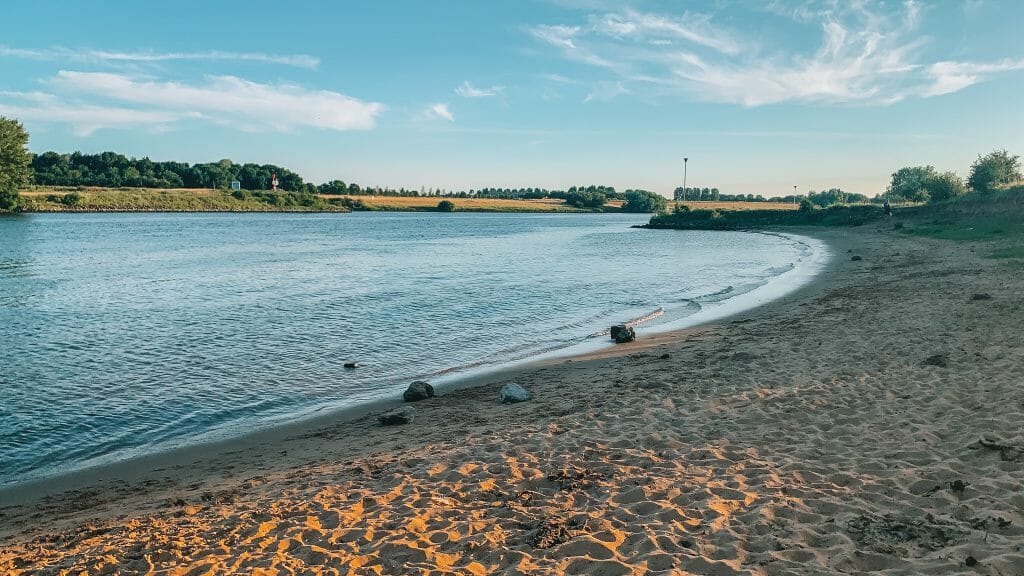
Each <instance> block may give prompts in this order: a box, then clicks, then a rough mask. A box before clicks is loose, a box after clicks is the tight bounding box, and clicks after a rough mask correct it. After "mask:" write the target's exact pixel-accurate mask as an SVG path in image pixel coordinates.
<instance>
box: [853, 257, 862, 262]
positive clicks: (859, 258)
mask: <svg viewBox="0 0 1024 576" xmlns="http://www.w3.org/2000/svg"><path fill="white" fill-rule="evenodd" d="M850 260H853V261H854V262H857V261H859V260H863V258H861V257H860V256H852V257H851V258H850Z"/></svg>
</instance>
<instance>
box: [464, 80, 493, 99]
mask: <svg viewBox="0 0 1024 576" xmlns="http://www.w3.org/2000/svg"><path fill="white" fill-rule="evenodd" d="M504 90H505V87H504V86H491V87H490V88H477V87H476V86H473V85H472V84H470V82H469V80H466V81H465V82H463V83H462V84H459V85H458V86H457V87H456V88H455V93H456V94H458V95H459V96H462V97H463V98H487V97H489V96H497V95H498V94H501V93H502V92H503V91H504Z"/></svg>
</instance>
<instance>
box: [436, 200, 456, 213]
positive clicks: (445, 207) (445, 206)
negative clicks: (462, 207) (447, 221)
mask: <svg viewBox="0 0 1024 576" xmlns="http://www.w3.org/2000/svg"><path fill="white" fill-rule="evenodd" d="M437 211H438V212H455V203H454V202H452V201H451V200H441V201H440V202H438V203H437Z"/></svg>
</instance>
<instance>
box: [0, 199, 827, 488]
mask: <svg viewBox="0 0 1024 576" xmlns="http://www.w3.org/2000/svg"><path fill="white" fill-rule="evenodd" d="M646 220H647V216H646V215H556V214H544V215H505V214H500V215H485V214H458V213H456V214H408V213H400V214H387V213H354V214H81V215H28V216H20V217H5V218H0V334H2V336H0V355H2V358H0V484H3V483H10V482H14V481H18V480H23V479H27V478H31V477H39V476H45V475H48V474H53V473H56V472H59V471H63V470H69V469H74V468H77V467H81V466H85V465H90V464H95V463H99V462H103V461H108V460H113V459H120V458H125V457H129V456H132V455H136V454H139V453H144V452H150V451H154V450H158V449H163V448H167V447H171V446H174V445H180V444H184V443H190V442H196V441H200V440H202V439H207V438H212V437H216V436H223V435H227V434H235V433H239V432H244V431H248V430H252V429H255V428H259V427H262V426H267V425H269V424H271V423H273V422H274V421H275V420H279V419H282V418H288V417H295V416H296V415H301V414H304V413H309V412H310V411H313V410H316V409H319V408H323V407H341V406H346V405H351V404H355V403H359V402H365V401H368V400H372V399H376V398H380V397H382V396H396V395H398V394H400V392H401V391H402V390H403V389H404V387H405V385H406V384H407V383H408V382H409V381H411V380H413V379H419V378H422V379H432V380H434V381H437V380H438V379H440V378H442V377H445V376H446V377H449V378H450V377H451V376H452V375H453V374H454V375H457V374H460V373H464V371H465V370H467V369H470V368H474V367H476V368H479V367H480V366H481V365H483V366H490V365H497V364H501V363H507V362H509V361H514V360H520V359H524V358H531V357H535V356H536V355H538V354H542V353H545V352H550V351H551V350H560V349H565V348H566V347H568V346H572V345H575V344H579V343H581V342H597V341H604V340H606V339H607V336H602V335H600V334H601V332H602V331H603V330H606V329H607V327H608V326H609V325H610V324H612V323H616V322H622V321H626V320H630V319H635V318H641V317H645V316H649V315H652V312H655V311H657V310H660V311H661V312H658V313H656V314H655V315H657V314H661V315H660V316H658V317H656V318H654V319H652V320H650V321H648V322H646V323H644V324H643V325H642V326H641V329H651V328H652V327H653V328H656V327H657V326H659V325H662V326H667V325H669V324H671V323H673V322H675V323H678V322H679V321H680V319H682V318H685V317H686V316H687V315H689V314H693V313H694V312H696V311H698V310H700V309H702V308H706V307H708V306H714V305H716V303H721V302H724V301H727V300H729V299H730V298H733V297H734V296H736V295H738V294H742V293H744V292H748V291H749V290H751V289H754V288H757V287H759V286H761V285H763V284H765V283H766V282H768V281H769V280H771V279H772V278H775V277H777V276H779V275H780V274H783V273H785V272H786V271H788V270H790V269H792V268H793V267H794V265H797V264H798V263H799V262H800V261H802V260H804V259H806V258H808V255H809V253H810V248H809V247H808V246H807V245H806V244H804V243H801V242H799V241H796V240H794V239H789V238H782V237H777V236H767V235H760V234H743V233H723V232H716V233H708V232H666V231H649V230H638V229H632V228H630V226H631V225H633V224H638V223H642V222H645V221H646ZM349 361H358V362H359V363H360V364H362V367H360V368H359V369H357V370H354V371H353V370H344V369H343V367H342V365H343V364H344V363H345V362H349Z"/></svg>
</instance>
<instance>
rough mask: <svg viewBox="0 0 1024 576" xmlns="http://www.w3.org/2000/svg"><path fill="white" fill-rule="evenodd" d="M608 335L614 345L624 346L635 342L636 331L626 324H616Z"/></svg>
mask: <svg viewBox="0 0 1024 576" xmlns="http://www.w3.org/2000/svg"><path fill="white" fill-rule="evenodd" d="M608 333H609V334H610V335H611V337H612V340H615V343H616V344H625V343H626V342H632V341H633V340H636V330H633V327H632V326H628V325H626V324H616V325H614V326H612V327H611V329H609V331H608Z"/></svg>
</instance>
